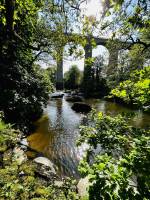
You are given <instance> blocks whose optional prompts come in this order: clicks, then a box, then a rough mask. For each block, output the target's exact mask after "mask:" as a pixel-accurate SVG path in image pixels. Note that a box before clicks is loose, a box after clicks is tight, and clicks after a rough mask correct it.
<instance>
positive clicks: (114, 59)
mask: <svg viewBox="0 0 150 200" xmlns="http://www.w3.org/2000/svg"><path fill="white" fill-rule="evenodd" d="M68 36H69V37H70V41H68V42H72V41H73V40H72V38H73V35H67V37H68ZM79 37H80V39H81V40H82V39H86V45H85V46H84V47H83V48H84V51H85V57H84V72H85V71H86V66H87V65H88V64H87V63H86V60H88V59H89V58H92V43H91V41H93V39H94V41H95V43H96V45H97V46H98V45H101V46H104V47H106V48H107V49H108V51H109V62H108V66H109V67H108V73H109V69H115V67H116V66H117V65H118V53H119V50H121V49H124V48H126V49H127V45H128V43H127V42H121V41H119V40H116V42H117V44H118V47H117V46H116V48H114V49H112V48H110V47H108V46H107V42H108V40H109V39H106V38H98V37H86V38H85V37H82V36H79ZM79 43H80V42H79ZM64 46H65V45H64ZM63 49H64V47H62V48H61V50H59V59H57V61H56V62H57V72H56V89H57V90H63V88H64V83H63Z"/></svg>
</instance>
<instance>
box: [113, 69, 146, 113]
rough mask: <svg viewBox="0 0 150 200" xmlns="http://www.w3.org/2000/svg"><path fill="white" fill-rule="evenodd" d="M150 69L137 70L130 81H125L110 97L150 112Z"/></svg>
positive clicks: (131, 75)
mask: <svg viewBox="0 0 150 200" xmlns="http://www.w3.org/2000/svg"><path fill="white" fill-rule="evenodd" d="M149 77H150V67H145V68H144V69H142V70H135V71H133V72H132V73H131V74H130V79H129V80H126V81H123V82H121V83H120V84H119V86H117V87H116V88H115V89H113V90H112V91H111V92H110V97H114V98H115V99H117V100H122V101H123V102H125V103H126V104H131V105H135V106H137V107H139V108H142V109H143V110H145V111H150V78H149Z"/></svg>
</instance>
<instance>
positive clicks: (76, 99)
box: [65, 95, 83, 102]
mask: <svg viewBox="0 0 150 200" xmlns="http://www.w3.org/2000/svg"><path fill="white" fill-rule="evenodd" d="M65 99H66V101H70V102H80V101H83V98H82V97H80V96H78V95H70V96H67V97H66V98H65Z"/></svg>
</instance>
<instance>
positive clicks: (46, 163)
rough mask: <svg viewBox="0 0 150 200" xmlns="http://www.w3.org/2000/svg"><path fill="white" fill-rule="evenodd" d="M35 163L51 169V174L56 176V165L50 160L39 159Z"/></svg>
mask: <svg viewBox="0 0 150 200" xmlns="http://www.w3.org/2000/svg"><path fill="white" fill-rule="evenodd" d="M34 162H36V163H40V164H42V165H45V166H47V167H49V168H50V170H51V172H52V173H54V174H56V171H55V168H54V164H53V163H52V162H51V161H50V160H49V159H48V158H45V157H37V158H35V159H34Z"/></svg>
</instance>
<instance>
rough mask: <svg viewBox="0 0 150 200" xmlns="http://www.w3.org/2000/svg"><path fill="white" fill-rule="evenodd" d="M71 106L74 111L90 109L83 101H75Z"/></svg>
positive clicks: (87, 110) (86, 111) (85, 111)
mask: <svg viewBox="0 0 150 200" xmlns="http://www.w3.org/2000/svg"><path fill="white" fill-rule="evenodd" d="M71 108H72V109H73V110H75V111H76V112H83V113H88V112H90V111H91V110H92V108H91V106H90V105H88V104H86V103H83V102H76V103H74V104H73V106H72V107H71Z"/></svg>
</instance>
